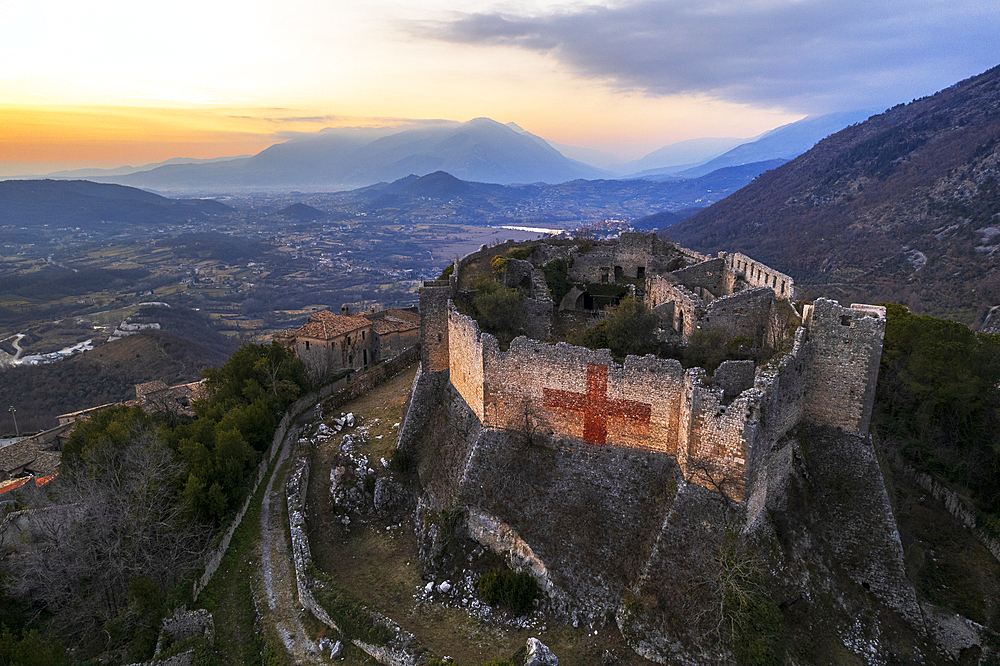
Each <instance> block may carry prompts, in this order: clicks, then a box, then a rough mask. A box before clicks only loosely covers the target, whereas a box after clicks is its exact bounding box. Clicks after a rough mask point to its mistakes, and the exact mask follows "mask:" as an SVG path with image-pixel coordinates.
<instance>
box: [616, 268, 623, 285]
mask: <svg viewBox="0 0 1000 666" xmlns="http://www.w3.org/2000/svg"><path fill="white" fill-rule="evenodd" d="M624 279H625V269H623V268H622V267H621V266H615V282H621V281H622V280H624Z"/></svg>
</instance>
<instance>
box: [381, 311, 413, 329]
mask: <svg viewBox="0 0 1000 666" xmlns="http://www.w3.org/2000/svg"><path fill="white" fill-rule="evenodd" d="M385 313H386V315H387V316H389V317H394V318H396V319H402V320H403V321H408V322H410V323H411V324H413V325H414V326H420V315H419V314H417V313H416V312H414V311H413V310H397V309H396V308H390V309H388V310H386V311H385Z"/></svg>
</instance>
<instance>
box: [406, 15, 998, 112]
mask: <svg viewBox="0 0 1000 666" xmlns="http://www.w3.org/2000/svg"><path fill="white" fill-rule="evenodd" d="M416 30H417V31H418V32H420V33H422V34H423V35H424V36H430V37H433V38H436V39H442V40H446V41H450V42H456V43H466V44H491V45H507V46H511V47H517V48H521V49H528V50H532V51H537V52H542V53H546V54H549V55H550V56H551V57H554V58H555V59H557V60H558V61H559V62H561V63H562V64H563V65H565V66H567V67H569V68H570V69H572V70H573V71H575V72H576V73H578V74H580V75H582V76H585V77H588V78H594V79H599V80H604V81H607V82H608V83H609V84H611V85H613V86H615V87H618V88H622V89H632V90H638V91H642V92H644V93H646V94H650V95H676V94H686V95H708V96H711V97H716V98H719V99H724V100H727V101H731V102H738V103H747V104H751V105H755V106H778V107H783V108H786V109H789V110H795V111H801V112H806V113H818V112H825V111H832V110H837V109H846V108H860V107H869V106H873V105H875V106H880V105H890V104H894V103H897V102H905V101H909V100H910V98H911V97H913V96H921V95H925V94H929V93H932V92H934V91H936V90H938V89H940V88H942V87H945V86H948V85H950V84H952V83H955V82H957V81H959V80H961V79H963V78H966V77H968V76H971V75H973V74H976V73H979V72H981V71H984V70H986V69H988V68H990V67H992V66H994V65H996V64H998V62H1000V5H998V4H997V3H995V2H982V1H981V0H956V1H952V2H941V1H940V0H907V2H880V1H879V0H874V1H873V0H639V1H638V2H628V3H624V4H617V5H613V6H610V7H602V6H590V7H585V8H582V9H573V10H567V11H563V12H559V13H549V14H543V15H531V16H529V15H517V14H504V13H464V14H456V15H455V18H454V19H453V20H451V21H448V22H444V23H435V24H429V23H424V24H422V25H420V26H418V27H416Z"/></svg>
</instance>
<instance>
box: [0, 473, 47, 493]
mask: <svg viewBox="0 0 1000 666" xmlns="http://www.w3.org/2000/svg"><path fill="white" fill-rule="evenodd" d="M57 476H59V474H58V473H56V474H50V475H49V476H43V477H37V476H36V477H30V476H25V477H22V478H20V479H10V480H8V481H0V495H2V494H4V493H7V492H10V491H11V490H17V489H18V488H20V487H21V486H23V485H24V484H26V483H27V482H28V481H31V480H32V479H33V480H34V481H35V486H36V487H38V486H44V485H45V484H46V483H48V482H49V481H51V480H52V479H54V478H56V477H57Z"/></svg>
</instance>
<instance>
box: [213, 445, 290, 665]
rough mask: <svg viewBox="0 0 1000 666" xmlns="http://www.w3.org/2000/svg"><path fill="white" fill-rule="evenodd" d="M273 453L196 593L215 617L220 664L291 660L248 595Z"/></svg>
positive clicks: (281, 663) (278, 662)
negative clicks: (217, 562)
mask: <svg viewBox="0 0 1000 666" xmlns="http://www.w3.org/2000/svg"><path fill="white" fill-rule="evenodd" d="M277 460H278V456H275V459H274V461H272V462H271V465H270V466H269V467H268V471H267V474H265V476H264V481H262V482H261V484H260V486H259V487H258V488H257V492H256V493H254V496H253V499H252V500H251V501H250V506H249V507H248V508H247V512H246V514H245V515H244V516H243V521H242V522H241V523H240V526H239V527H237V528H236V531H235V532H233V538H232V540H231V541H230V542H229V548H228V549H227V550H226V554H225V556H223V558H222V563H221V564H220V565H219V568H218V570H217V571H216V572H215V576H213V577H212V580H211V582H210V583H209V584H208V585H207V586H206V587H205V589H204V590H202V592H201V594H200V595H198V600H197V603H196V606H197V607H198V608H205V609H207V610H208V611H210V612H211V613H212V616H213V619H214V622H215V653H216V655H217V658H218V661H217V662H216V663H218V664H219V665H220V666H230V665H232V666H239V665H241V664H251V663H266V664H269V665H271V666H291V664H292V660H291V658H290V657H289V655H288V653H287V652H286V651H285V648H284V646H283V645H281V642H280V641H279V640H277V638H276V637H274V636H270V635H266V632H263V631H261V629H262V623H261V620H260V618H259V617H258V615H257V611H256V608H255V606H254V600H253V589H252V587H251V578H252V572H253V570H254V567H255V566H257V565H258V564H259V563H257V564H255V563H253V562H251V560H252V556H253V554H254V550H255V547H256V546H257V544H258V543H259V541H260V506H261V502H262V500H263V497H264V492H265V491H266V490H267V483H266V480H267V479H268V478H270V476H271V474H273V473H274V468H275V465H276V463H277Z"/></svg>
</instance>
